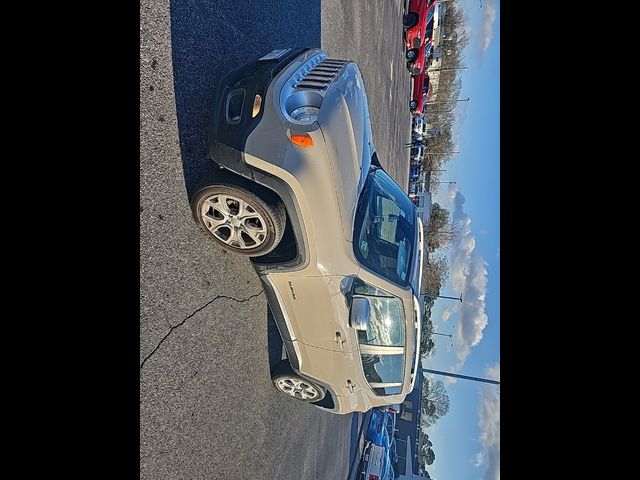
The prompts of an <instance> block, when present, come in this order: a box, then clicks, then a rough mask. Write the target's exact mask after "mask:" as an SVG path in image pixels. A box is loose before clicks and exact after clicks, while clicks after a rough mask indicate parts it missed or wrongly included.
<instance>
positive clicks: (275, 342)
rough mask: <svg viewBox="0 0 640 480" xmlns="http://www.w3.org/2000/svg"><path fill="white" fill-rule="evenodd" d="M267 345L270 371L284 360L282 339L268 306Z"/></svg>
mask: <svg viewBox="0 0 640 480" xmlns="http://www.w3.org/2000/svg"><path fill="white" fill-rule="evenodd" d="M267 344H268V347H269V370H273V368H274V367H275V366H276V365H277V364H278V363H279V362H280V359H281V358H282V337H281V336H280V332H279V331H278V327H277V326H276V322H275V320H274V318H273V314H272V313H271V309H270V308H268V305H267Z"/></svg>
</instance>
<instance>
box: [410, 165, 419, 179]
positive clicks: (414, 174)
mask: <svg viewBox="0 0 640 480" xmlns="http://www.w3.org/2000/svg"><path fill="white" fill-rule="evenodd" d="M419 176H420V164H419V163H418V164H413V165H411V166H410V167H409V180H416V179H417V178H418V177H419Z"/></svg>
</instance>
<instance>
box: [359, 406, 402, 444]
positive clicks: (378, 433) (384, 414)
mask: <svg viewBox="0 0 640 480" xmlns="http://www.w3.org/2000/svg"><path fill="white" fill-rule="evenodd" d="M395 424H396V413H395V411H393V412H391V411H388V410H385V409H382V408H374V409H373V410H372V412H371V418H370V419H369V425H368V427H367V431H366V433H365V435H364V438H365V440H367V441H370V442H373V443H374V444H376V445H382V437H383V432H384V430H385V429H387V430H388V429H389V425H391V432H393V431H394V430H395ZM392 435H393V433H392Z"/></svg>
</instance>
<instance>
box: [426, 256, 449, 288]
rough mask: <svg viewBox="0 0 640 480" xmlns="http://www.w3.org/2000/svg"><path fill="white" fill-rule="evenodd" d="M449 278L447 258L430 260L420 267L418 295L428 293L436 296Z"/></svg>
mask: <svg viewBox="0 0 640 480" xmlns="http://www.w3.org/2000/svg"><path fill="white" fill-rule="evenodd" d="M448 276H449V261H448V260H447V257H445V256H442V257H438V258H432V259H431V260H430V261H427V262H426V263H425V265H424V266H423V267H422V280H421V285H420V293H422V294H425V293H430V294H431V295H438V294H439V293H440V289H441V288H442V286H443V285H444V284H445V282H446V281H447V277H448Z"/></svg>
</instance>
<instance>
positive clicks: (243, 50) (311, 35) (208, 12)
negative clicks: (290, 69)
mask: <svg viewBox="0 0 640 480" xmlns="http://www.w3.org/2000/svg"><path fill="white" fill-rule="evenodd" d="M171 42H172V51H173V78H174V89H175V96H176V113H177V117H178V130H179V137H180V149H181V154H182V164H183V171H184V181H185V186H186V189H187V195H188V197H189V198H191V197H192V196H193V194H194V193H195V192H196V191H197V190H198V189H199V188H200V187H202V186H205V185H207V184H211V183H212V182H214V181H215V179H216V178H217V170H218V169H217V167H216V166H215V164H214V163H213V162H211V160H210V159H209V157H208V152H207V145H206V132H207V121H208V116H209V111H210V109H211V104H212V101H213V95H214V91H215V88H216V85H217V83H218V80H219V79H220V78H221V77H222V76H223V75H224V74H225V73H227V72H228V71H230V70H233V69H235V68H238V67H239V66H241V65H242V64H243V63H245V62H247V61H250V60H252V59H254V58H257V57H259V56H260V55H263V54H265V53H268V52H270V51H271V50H274V49H277V48H287V47H297V46H303V47H319V46H320V0H309V1H305V2H304V8H301V3H300V2H299V0H280V1H277V2H271V1H269V0H257V1H251V2H237V1H235V0H223V1H216V2H198V3H196V2H191V1H190V0H171Z"/></svg>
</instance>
